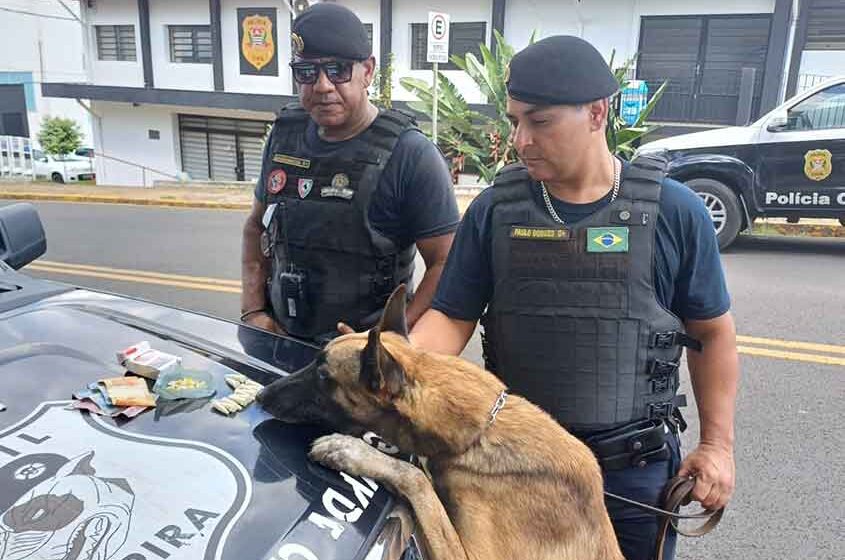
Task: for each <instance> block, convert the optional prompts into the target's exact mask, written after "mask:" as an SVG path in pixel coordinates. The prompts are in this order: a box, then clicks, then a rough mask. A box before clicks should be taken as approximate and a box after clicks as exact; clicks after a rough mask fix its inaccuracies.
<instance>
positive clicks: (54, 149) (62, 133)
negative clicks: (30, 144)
mask: <svg viewBox="0 0 845 560" xmlns="http://www.w3.org/2000/svg"><path fill="white" fill-rule="evenodd" d="M38 142H40V143H41V148H42V149H43V150H44V152H45V153H48V154H53V155H57V156H63V155H67V154H71V153H73V152H75V151H76V150H77V149H79V147H80V146H82V131H80V130H79V125H78V124H77V123H76V121H75V120H73V119H65V118H62V117H47V118H45V119H44V121H43V122H42V123H41V131H40V132H39V133H38Z"/></svg>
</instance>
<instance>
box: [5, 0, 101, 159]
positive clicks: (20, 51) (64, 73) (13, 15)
mask: <svg viewBox="0 0 845 560" xmlns="http://www.w3.org/2000/svg"><path fill="white" fill-rule="evenodd" d="M67 6H68V8H69V9H70V11H68V10H66V9H65V8H63V7H62V6H61V4H59V3H58V2H56V1H55V0H4V1H3V2H2V3H0V136H22V137H32V138H36V137H37V135H38V131H39V129H40V128H41V121H42V120H43V119H44V117H46V116H61V117H66V118H71V119H73V120H75V121H76V122H77V123H78V124H79V126H80V129H81V131H82V133H83V135H84V136H85V142H86V143H90V142H91V127H90V120H89V118H88V113H87V112H86V111H85V109H84V108H83V107H81V106H80V105H79V104H78V103H77V102H76V101H75V100H74V99H59V98H53V97H47V96H44V95H42V93H41V84H42V83H44V82H84V81H87V80H88V79H89V77H88V75H87V73H86V69H85V48H84V45H83V33H82V32H81V30H82V25H81V22H80V21H79V20H78V19H77V18H78V17H79V13H80V11H79V4H78V3H76V2H69V3H67Z"/></svg>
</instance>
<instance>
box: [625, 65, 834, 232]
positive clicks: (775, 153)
mask: <svg viewBox="0 0 845 560" xmlns="http://www.w3.org/2000/svg"><path fill="white" fill-rule="evenodd" d="M663 150H665V151H667V152H668V157H669V159H670V163H669V170H668V173H669V175H670V176H671V177H672V178H674V179H677V180H679V181H681V182H684V183H686V184H687V185H688V186H689V187H690V188H691V189H693V190H694V191H696V192H697V193H698V194H699V196H701V198H702V199H703V200H704V202H705V204H706V205H707V208H708V209H709V210H710V216H711V217H712V218H713V225H714V227H715V228H716V233H717V236H718V238H719V246H720V247H722V248H724V247H727V246H728V245H730V244H731V243H732V242H733V241H734V239H736V236H737V234H738V233H739V232H740V231H742V230H744V229H746V228H748V227H749V225H750V224H752V223H753V221H754V219H756V218H758V217H780V218H786V219H787V220H788V221H790V222H797V221H798V220H800V219H801V218H837V219H839V221H840V222H842V223H843V225H845V76H843V77H839V78H835V79H832V80H828V81H826V82H825V83H823V84H820V85H818V86H816V87H814V88H812V89H811V90H808V91H806V92H804V93H802V94H800V95H797V96H795V97H793V98H792V99H789V100H788V101H786V102H785V103H784V104H782V105H781V106H779V107H777V108H776V109H774V110H772V111H771V112H769V113H768V114H767V115H765V116H764V117H762V118H760V119H759V120H757V121H756V122H754V123H753V124H750V125H748V126H737V127H728V128H721V129H716V130H708V131H705V132H696V133H693V134H683V135H680V136H673V137H670V138H665V139H662V140H658V141H655V142H650V143H648V144H644V145H643V146H642V147H640V149H639V151H638V153H640V154H642V153H649V152H656V151H663Z"/></svg>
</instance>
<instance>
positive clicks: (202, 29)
mask: <svg viewBox="0 0 845 560" xmlns="http://www.w3.org/2000/svg"><path fill="white" fill-rule="evenodd" d="M168 30H169V31H170V61H171V62H189V63H195V64H211V59H212V56H213V55H212V49H211V27H210V26H208V25H171V26H169V27H168Z"/></svg>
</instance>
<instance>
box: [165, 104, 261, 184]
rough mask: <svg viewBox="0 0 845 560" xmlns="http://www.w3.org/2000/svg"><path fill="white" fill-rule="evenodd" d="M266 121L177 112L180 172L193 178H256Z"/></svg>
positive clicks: (258, 172) (203, 179)
mask: <svg viewBox="0 0 845 560" xmlns="http://www.w3.org/2000/svg"><path fill="white" fill-rule="evenodd" d="M268 124H270V123H268V122H265V121H254V120H245V119H226V118H222V117H204V116H199V115H179V144H180V151H181V153H182V171H184V172H185V173H187V174H188V175H190V177H191V179H193V180H195V181H209V180H211V181H251V182H255V181H257V180H258V178H259V177H260V176H261V163H262V161H261V159H262V154H263V151H264V135H265V134H266V133H267V125H268Z"/></svg>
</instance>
